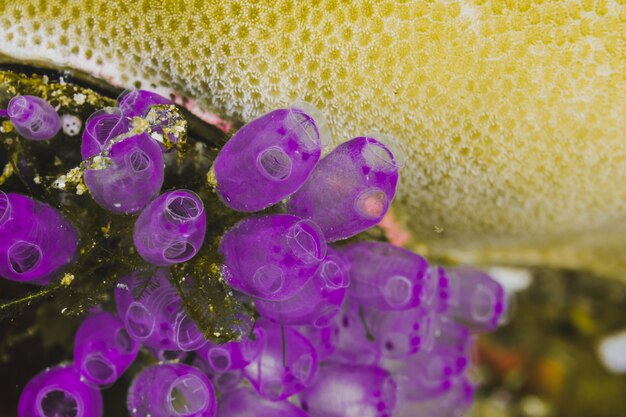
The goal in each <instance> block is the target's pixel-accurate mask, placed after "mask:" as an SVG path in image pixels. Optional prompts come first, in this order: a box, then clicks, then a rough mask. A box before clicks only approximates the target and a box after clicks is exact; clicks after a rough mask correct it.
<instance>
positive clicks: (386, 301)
mask: <svg viewBox="0 0 626 417" xmlns="http://www.w3.org/2000/svg"><path fill="white" fill-rule="evenodd" d="M340 253H341V254H342V255H343V256H345V258H346V259H347V260H348V261H349V262H350V280H351V281H350V282H351V284H350V287H349V288H348V297H349V298H350V299H352V300H355V302H357V303H358V304H360V305H363V306H364V307H369V308H374V309H377V310H381V311H393V310H406V309H410V308H413V307H417V306H419V305H420V304H422V302H423V301H424V300H425V299H428V298H430V297H432V295H431V293H432V292H434V287H435V285H436V283H435V280H434V279H433V277H432V276H431V275H430V274H427V271H428V263H427V262H426V260H425V259H424V258H422V257H421V256H419V255H418V254H416V253H413V252H411V251H408V250H406V249H403V248H400V247H397V246H394V245H392V244H390V243H382V242H361V243H354V244H351V245H348V246H346V247H344V248H341V250H340Z"/></svg>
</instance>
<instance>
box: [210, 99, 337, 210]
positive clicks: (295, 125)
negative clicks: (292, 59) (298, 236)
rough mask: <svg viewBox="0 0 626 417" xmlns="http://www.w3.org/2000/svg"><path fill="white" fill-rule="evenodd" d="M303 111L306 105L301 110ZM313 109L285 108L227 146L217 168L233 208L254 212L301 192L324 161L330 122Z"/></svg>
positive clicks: (220, 189) (244, 130)
mask: <svg viewBox="0 0 626 417" xmlns="http://www.w3.org/2000/svg"><path fill="white" fill-rule="evenodd" d="M301 107H302V106H301ZM313 113H315V112H314V111H311V110H310V109H301V108H295V107H294V108H291V109H279V110H274V111H272V112H270V113H267V114H266V115H264V116H261V117H259V118H258V119H255V120H253V121H251V122H249V123H248V124H246V125H245V126H243V127H242V128H241V129H239V131H237V133H236V134H235V135H234V136H233V137H232V138H231V139H230V140H229V141H228V142H227V143H226V145H224V147H223V148H222V149H221V151H220V153H219V154H218V156H217V158H216V159H215V164H214V165H213V170H214V172H215V180H216V182H217V193H218V194H219V196H220V198H221V199H222V200H223V201H224V202H225V203H226V204H227V205H228V206H229V207H231V208H233V209H235V210H238V211H246V212H254V211H259V210H261V209H264V208H266V207H269V206H271V205H273V204H276V203H278V202H279V201H280V200H282V199H284V198H285V197H287V196H289V195H290V194H292V193H293V192H294V191H296V190H297V189H298V188H299V187H300V186H301V185H302V184H303V183H304V182H305V181H306V179H307V178H308V176H309V175H310V174H311V171H313V168H314V167H315V164H316V163H317V161H318V160H319V158H320V154H321V148H322V141H323V135H324V133H323V130H324V129H320V123H321V125H324V124H325V122H324V121H323V120H321V119H320V118H319V117H316V120H313V116H314V114H313Z"/></svg>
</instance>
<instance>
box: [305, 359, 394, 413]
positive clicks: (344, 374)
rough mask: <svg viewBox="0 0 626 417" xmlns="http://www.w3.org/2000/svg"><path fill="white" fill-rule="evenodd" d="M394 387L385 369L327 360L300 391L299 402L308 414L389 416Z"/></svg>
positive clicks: (392, 405) (391, 410) (392, 409)
mask: <svg viewBox="0 0 626 417" xmlns="http://www.w3.org/2000/svg"><path fill="white" fill-rule="evenodd" d="M396 391H397V386H396V382H395V380H394V379H393V377H391V376H390V374H389V372H387V371H385V370H384V369H381V368H378V367H376V366H364V365H354V364H332V363H329V364H327V365H326V366H323V367H322V368H321V369H320V372H319V375H318V376H317V378H316V379H315V382H314V384H313V385H312V386H311V387H309V388H307V389H306V390H304V391H303V392H302V393H301V394H300V403H301V405H302V409H303V410H304V411H306V412H307V413H308V415H309V416H311V417H331V416H332V417H336V416H337V417H338V416H368V417H389V416H392V415H393V412H394V409H395V408H396V397H397V392H396Z"/></svg>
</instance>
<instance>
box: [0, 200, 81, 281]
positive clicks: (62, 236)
mask: <svg viewBox="0 0 626 417" xmlns="http://www.w3.org/2000/svg"><path fill="white" fill-rule="evenodd" d="M77 246H78V234H77V232H76V229H74V227H73V226H72V224H71V223H70V222H68V221H67V220H66V219H65V218H64V217H63V216H62V215H61V213H59V212H58V211H57V210H56V209H54V208H52V207H50V206H48V205H46V204H44V203H42V202H40V201H37V200H33V199H31V198H29V197H26V196H24V195H21V194H14V193H9V194H5V193H4V192H2V191H0V276H2V277H4V278H6V279H10V280H13V281H20V282H30V283H34V284H40V285H44V284H47V283H48V282H50V280H51V279H52V277H53V276H54V273H55V272H57V271H58V270H59V269H61V268H62V267H63V266H65V265H66V264H68V263H69V262H70V261H71V260H72V258H73V256H74V253H75V252H76V248H77Z"/></svg>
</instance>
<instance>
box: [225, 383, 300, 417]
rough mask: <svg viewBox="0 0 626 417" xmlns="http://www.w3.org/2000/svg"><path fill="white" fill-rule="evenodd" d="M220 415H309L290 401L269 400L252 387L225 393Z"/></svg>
mask: <svg viewBox="0 0 626 417" xmlns="http://www.w3.org/2000/svg"><path fill="white" fill-rule="evenodd" d="M217 416H218V417H308V416H307V414H306V413H305V412H304V411H302V410H301V409H300V408H298V407H296V406H295V405H293V404H291V403H290V402H288V401H268V400H266V399H265V398H263V397H260V396H259V395H258V394H257V393H256V392H254V390H251V389H250V388H239V389H238V390H236V391H231V392H229V393H228V394H226V395H223V396H222V397H221V398H220V401H219V410H218V412H217Z"/></svg>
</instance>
